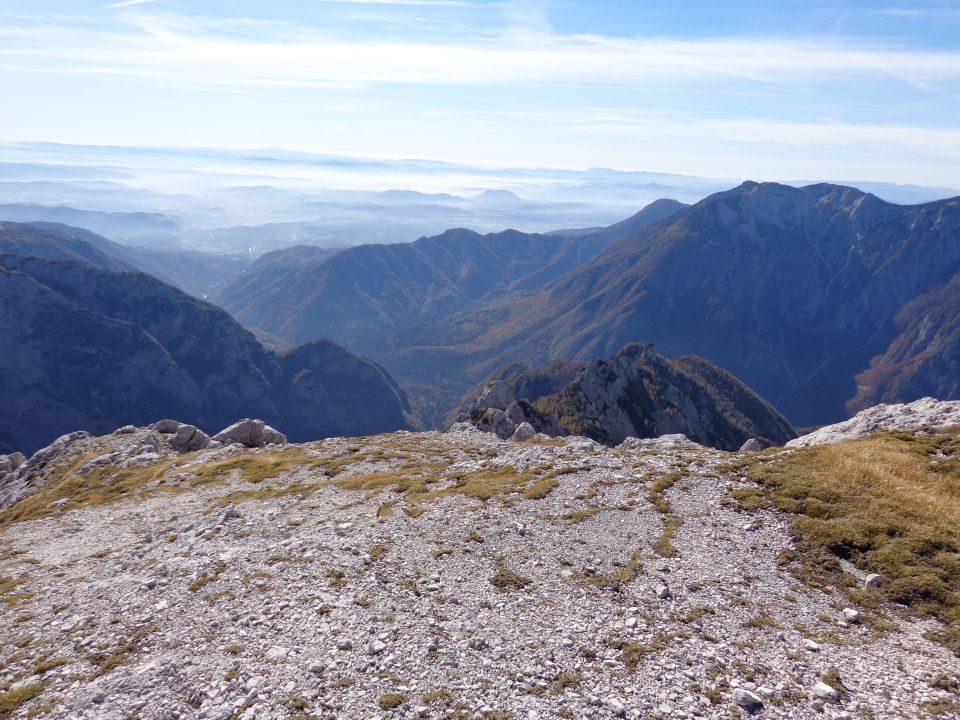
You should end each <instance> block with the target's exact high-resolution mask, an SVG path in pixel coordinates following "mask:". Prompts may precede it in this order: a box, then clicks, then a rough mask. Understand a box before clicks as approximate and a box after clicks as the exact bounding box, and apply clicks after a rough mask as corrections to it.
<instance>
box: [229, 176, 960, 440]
mask: <svg viewBox="0 0 960 720" xmlns="http://www.w3.org/2000/svg"><path fill="white" fill-rule="evenodd" d="M663 210H666V211H667V212H663ZM958 236H960V199H957V198H954V199H950V200H942V201H938V202H932V203H926V204H923V205H913V206H902V205H895V204H892V203H888V202H885V201H883V200H880V199H879V198H877V197H875V196H873V195H871V194H869V193H864V192H862V191H860V190H857V189H855V188H850V187H843V186H837V185H828V184H817V185H811V186H807V187H803V188H795V187H791V186H786V185H780V184H776V183H754V182H747V183H744V184H742V185H740V186H738V187H736V188H734V189H732V190H729V191H725V192H721V193H716V194H714V195H711V196H709V197H707V198H706V199H704V200H702V201H700V202H698V203H696V204H695V205H692V206H682V205H680V204H679V203H671V204H667V205H663V204H654V205H653V206H651V207H649V208H647V209H645V210H644V211H643V212H642V213H641V214H640V215H638V216H637V217H635V218H633V219H632V220H631V221H629V222H627V223H626V224H621V225H619V226H613V227H612V228H609V229H606V230H603V231H599V234H598V233H597V232H571V233H570V234H568V235H548V236H542V235H527V234H523V233H515V232H507V233H499V234H496V235H487V236H478V235H476V234H475V233H470V232H468V231H464V230H457V231H450V232H448V233H444V234H443V235H440V236H438V237H435V238H424V239H421V240H419V241H417V242H415V243H412V244H409V245H391V246H366V247H360V248H351V249H349V250H345V251H342V252H339V253H336V254H334V255H332V256H330V257H326V258H323V259H321V260H319V261H317V262H314V263H307V264H304V265H302V266H299V267H291V268H290V269H289V271H288V273H286V274H285V276H284V277H283V278H282V279H278V278H276V277H274V278H273V283H274V284H273V285H272V286H271V287H270V289H269V291H265V292H263V293H250V294H248V295H247V299H246V300H245V301H243V302H240V301H238V297H237V295H236V294H234V292H233V288H234V287H236V285H235V283H237V282H238V281H233V282H228V283H227V284H226V285H225V286H223V287H222V288H220V289H219V290H218V291H217V292H216V294H215V295H214V299H215V301H217V302H219V303H221V304H222V305H223V306H224V307H225V308H227V309H228V310H230V311H231V312H233V313H235V315H236V316H237V318H238V319H239V320H240V321H241V322H243V323H244V324H247V325H250V326H255V327H257V328H260V329H262V330H265V331H267V332H270V333H274V334H276V335H279V336H281V337H285V338H287V339H288V340H292V341H295V342H300V341H303V340H306V339H309V338H310V337H313V336H317V335H326V336H329V337H331V338H333V339H335V340H337V341H340V342H344V343H346V344H347V345H348V346H350V347H353V348H356V349H357V350H360V351H362V352H364V353H367V354H369V355H370V356H371V357H373V358H375V359H376V360H377V361H378V362H381V363H383V364H384V365H385V366H386V367H387V368H389V369H390V371H391V373H393V375H394V376H395V377H397V378H398V380H399V381H400V382H401V383H402V384H404V386H405V387H407V388H408V390H409V391H410V392H411V395H412V401H413V402H414V404H415V405H416V406H417V407H418V408H419V409H420V411H421V412H422V414H423V416H424V417H425V418H426V419H427V420H428V421H430V422H434V423H436V422H439V420H440V418H442V416H443V413H444V412H446V409H448V408H449V407H451V406H453V405H454V404H455V403H456V401H457V400H458V399H459V397H460V396H461V395H462V393H463V392H464V391H465V390H466V389H468V388H469V387H470V386H471V385H473V384H475V383H477V382H479V381H481V380H482V379H483V378H485V377H487V376H488V375H489V374H490V373H491V372H493V371H494V370H495V369H496V368H497V367H499V366H501V365H503V364H506V363H509V362H522V363H526V364H530V365H539V364H542V363H545V362H548V361H550V360H564V361H570V360H578V359H579V360H588V359H591V358H597V357H607V356H610V355H612V354H614V353H615V352H616V351H617V350H618V349H619V348H620V347H622V346H623V345H625V344H627V343H630V342H635V341H650V342H654V343H656V345H657V348H658V350H659V351H660V352H662V353H663V354H665V355H666V356H668V357H675V356H678V355H686V354H695V355H698V356H701V357H703V358H706V359H707V360H710V361H711V362H714V363H716V364H717V365H719V366H720V367H722V368H724V369H726V370H728V371H730V372H732V373H733V374H735V375H736V376H737V377H739V378H741V379H742V380H744V381H745V382H747V383H748V384H749V385H750V386H751V387H753V388H754V389H755V390H757V391H758V392H759V393H760V394H761V395H763V396H764V397H766V398H768V399H769V400H771V401H772V402H773V403H774V405H775V406H776V407H777V408H778V409H780V410H781V411H782V412H784V414H785V415H786V416H787V417H788V418H789V419H790V420H791V421H792V422H793V423H794V424H795V425H798V426H809V425H818V424H824V423H827V422H832V421H835V420H839V419H843V418H845V417H846V416H847V412H848V403H850V405H849V407H856V406H858V403H861V401H858V400H856V396H857V395H858V393H860V392H869V393H870V397H871V398H873V399H875V398H878V397H884V398H887V399H891V400H898V401H903V400H912V399H915V397H914V395H915V392H914V387H915V386H916V383H913V384H911V383H910V382H906V381H905V380H904V379H903V375H904V373H909V372H912V371H911V368H913V367H915V366H916V364H917V362H916V359H914V361H913V363H912V364H911V363H909V362H906V360H905V359H904V358H901V357H900V356H901V355H902V354H903V353H906V352H908V350H907V349H906V346H907V345H908V344H909V346H910V348H913V351H912V352H914V355H915V354H916V352H919V351H920V350H918V347H917V343H918V342H920V344H921V345H922V353H924V356H923V363H925V364H926V366H927V367H934V366H935V365H936V366H938V367H939V366H940V365H942V364H943V363H944V362H946V364H947V365H949V364H950V363H949V362H947V361H946V360H945V358H946V356H945V355H944V353H945V352H948V351H947V350H946V349H945V348H949V347H950V343H949V342H945V341H943V339H941V340H940V341H938V342H936V343H932V344H931V343H929V342H928V343H926V344H923V340H922V339H923V338H927V337H939V336H938V335H937V332H936V330H935V329H931V328H932V327H935V326H937V324H938V323H943V322H947V320H948V319H947V318H946V317H945V316H944V313H943V312H940V311H936V312H934V311H932V310H931V309H930V306H932V307H938V306H939V304H942V298H940V296H939V295H937V293H945V294H947V295H950V293H951V290H950V288H951V285H950V283H951V281H952V280H953V278H954V276H955V275H956V274H957V273H958V272H960V243H957V242H956V238H957V237H958ZM248 275H249V274H248ZM244 282H246V283H249V282H251V278H250V277H246V276H244ZM930 293H933V295H929V296H928V294H930ZM924 297H928V301H927V302H926V304H925V303H924V301H923V298H924ZM911 303H919V305H914V306H911ZM923 308H926V310H923ZM920 317H922V318H924V319H922V320H920V319H918V318H920ZM917 323H920V325H922V326H923V332H922V333H919V334H918V329H917ZM931 323H932V325H931ZM911 333H912V335H911ZM909 337H913V338H914V340H913V341H911V342H909V343H908V341H907V339H908V338H909ZM917 338H920V340H918V339H917ZM890 353H892V354H890ZM875 357H880V358H881V359H880V360H878V361H877V362H878V364H877V365H876V366H875V367H871V360H872V359H873V358H875ZM884 357H886V359H883V358H884ZM910 357H914V356H913V355H911V356H910ZM938 363H939V364H940V365H938ZM858 376H859V377H860V380H859V381H858V380H857V377H858ZM932 376H935V377H937V378H939V379H938V380H937V385H936V389H938V390H940V391H941V392H948V393H949V392H950V391H951V390H950V388H951V387H955V386H952V385H951V382H952V381H951V379H950V378H951V377H955V376H951V375H949V374H948V375H946V376H943V375H942V374H941V373H940V372H939V371H937V372H933V373H932ZM858 383H859V385H858ZM871 383H872V385H871ZM878 383H879V385H878ZM876 385H878V387H876V388H874V389H866V390H861V389H860V388H861V387H862V388H872V387H874V386H876ZM924 387H930V383H929V382H927V383H926V384H925V385H924ZM862 402H866V403H868V404H869V402H870V401H869V400H863V401H862ZM861 404H862V403H861Z"/></svg>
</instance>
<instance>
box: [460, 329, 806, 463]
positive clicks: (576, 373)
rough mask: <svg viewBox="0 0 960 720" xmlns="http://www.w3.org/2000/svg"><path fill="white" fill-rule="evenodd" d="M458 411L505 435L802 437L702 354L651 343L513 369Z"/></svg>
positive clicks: (718, 441)
mask: <svg viewBox="0 0 960 720" xmlns="http://www.w3.org/2000/svg"><path fill="white" fill-rule="evenodd" d="M460 411H461V412H460V415H459V416H458V417H457V419H458V420H460V421H469V422H472V423H473V424H475V425H477V426H478V427H481V428H483V429H489V430H492V431H494V432H497V433H498V434H499V435H501V436H503V437H510V436H511V434H512V433H513V432H514V431H517V432H521V433H522V432H523V431H522V430H519V431H518V430H517V427H518V426H520V425H521V424H522V423H529V424H530V425H531V426H532V428H533V430H534V431H537V432H542V433H546V434H548V435H553V436H566V435H583V436H586V437H588V438H590V439H592V440H596V441H597V442H600V443H603V444H606V445H618V444H619V443H621V442H623V440H625V439H626V438H628V437H638V438H653V437H659V436H661V435H670V434H676V433H680V434H683V435H686V436H687V437H688V438H690V439H691V440H694V441H695V442H698V443H700V444H702V445H707V446H710V447H716V448H719V449H721V450H737V449H738V448H740V447H741V446H742V445H743V443H744V442H746V441H747V440H749V439H750V438H755V439H756V440H758V441H759V442H760V443H761V445H782V444H783V443H785V442H787V441H788V440H790V439H792V438H794V437H796V433H795V431H794V430H793V428H792V427H790V423H789V422H787V420H786V419H785V418H784V417H783V416H782V415H780V413H778V412H777V411H776V410H775V409H774V408H773V406H771V405H770V404H769V403H768V402H766V401H765V400H763V399H762V398H760V397H759V396H758V395H756V393H754V392H753V391H752V390H751V389H750V388H749V387H747V386H746V385H744V384H743V383H742V382H740V381H739V380H737V378H735V377H733V376H732V375H730V374H729V373H727V372H725V371H724V370H721V369H720V368H718V367H717V366H715V365H713V364H712V363H710V362H707V361H706V360H703V359H702V358H698V357H693V356H688V357H681V358H677V359H675V360H669V359H667V358H665V357H662V356H661V355H658V354H657V353H656V352H654V349H653V346H652V345H650V344H634V345H629V346H627V347H625V348H623V349H622V350H621V351H620V352H619V353H618V354H617V355H616V356H615V357H612V358H610V359H607V360H593V361H590V362H578V363H562V362H553V363H550V364H548V365H545V366H543V367H540V368H536V369H528V368H524V367H522V366H520V367H518V366H516V365H513V366H508V367H506V368H503V369H502V370H501V371H499V372H498V373H497V374H496V375H495V376H494V377H493V378H491V379H490V380H489V381H487V382H486V383H484V384H483V385H482V387H479V388H477V389H476V390H475V391H473V392H471V393H470V394H468V396H467V397H466V398H464V400H463V402H462V403H461V405H460ZM527 432H528V433H529V432H530V431H529V430H528V431H527Z"/></svg>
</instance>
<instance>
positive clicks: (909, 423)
mask: <svg viewBox="0 0 960 720" xmlns="http://www.w3.org/2000/svg"><path fill="white" fill-rule="evenodd" d="M953 425H960V400H945V401H940V400H935V399H934V398H929V397H927V398H922V399H920V400H916V401H915V402H912V403H901V404H896V405H876V406H874V407H871V408H867V409H866V410H862V411H860V412H859V413H857V414H856V415H854V416H853V417H852V418H850V419H849V420H845V421H844V422H841V423H837V424H835V425H827V426H826V427H822V428H820V429H819V430H816V431H814V432H812V433H810V434H808V435H803V436H801V437H798V438H796V439H795V440H791V441H790V442H788V443H787V445H786V446H787V447H792V448H799V447H809V446H811V445H826V444H829V443H836V442H840V441H841V440H851V439H853V438H858V437H864V436H866V435H871V434H873V433H877V432H890V431H894V430H916V429H919V428H946V427H951V426H953Z"/></svg>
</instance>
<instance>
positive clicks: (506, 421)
mask: <svg viewBox="0 0 960 720" xmlns="http://www.w3.org/2000/svg"><path fill="white" fill-rule="evenodd" d="M477 427H478V428H480V429H481V430H483V431H484V432H492V433H495V434H496V436H497V437H498V438H500V439H501V440H508V439H509V438H510V437H511V436H512V435H513V433H514V432H515V431H516V429H517V426H516V425H515V424H514V423H513V421H512V420H511V419H510V418H508V417H507V414H506V413H505V412H504V411H503V410H499V409H497V408H487V409H486V411H484V413H483V417H481V418H480V420H479V421H478V422H477Z"/></svg>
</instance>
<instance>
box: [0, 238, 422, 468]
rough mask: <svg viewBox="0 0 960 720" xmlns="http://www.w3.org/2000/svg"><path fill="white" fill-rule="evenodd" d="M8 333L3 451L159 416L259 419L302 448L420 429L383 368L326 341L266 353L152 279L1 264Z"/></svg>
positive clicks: (194, 439) (59, 263)
mask: <svg viewBox="0 0 960 720" xmlns="http://www.w3.org/2000/svg"><path fill="white" fill-rule="evenodd" d="M0 337H3V338H4V342H3V348H4V350H3V352H2V353H0V397H2V398H3V413H0V452H12V451H21V452H24V453H30V452H33V451H34V450H36V449H37V448H40V447H43V446H45V445H47V444H48V443H49V442H50V441H51V440H53V439H54V438H56V437H57V436H59V435H62V434H64V433H67V432H69V431H71V430H74V429H76V428H85V429H88V430H89V431H91V432H93V433H105V432H111V431H112V430H113V429H114V428H116V427H118V426H121V425H127V424H129V425H135V426H144V425H147V424H149V423H151V422H153V421H155V420H156V419H157V418H162V417H169V418H178V419H179V420H180V421H181V422H184V423H187V424H189V425H193V426H194V427H196V428H200V429H202V430H204V431H205V432H210V431H216V430H217V429H218V428H223V427H226V426H227V425H229V424H230V423H232V422H234V421H236V419H237V418H238V417H259V418H262V419H263V420H264V422H266V423H268V424H269V425H271V426H272V427H275V428H278V429H279V430H281V431H286V434H287V435H288V436H291V437H292V438H294V439H296V440H300V441H305V440H312V439H317V438H320V437H327V436H331V435H348V434H349V435H360V434H368V433H371V432H377V431H383V430H392V429H403V428H407V429H409V428H412V427H414V426H415V425H416V423H415V421H414V420H413V419H412V415H411V412H410V407H409V404H408V402H407V399H406V396H405V395H404V393H403V391H402V390H401V389H400V388H399V386H397V384H396V383H395V382H394V381H393V379H392V378H391V377H390V376H389V374H388V373H387V372H386V371H385V370H384V369H383V368H382V367H380V366H379V365H377V364H376V363H373V362H371V361H369V360H366V359H365V358H361V357H358V356H356V355H354V354H352V353H350V352H349V351H348V350H346V349H345V348H343V347H341V346H338V345H336V344H335V343H332V342H329V341H316V342H313V343H310V344H308V345H304V346H301V347H297V348H294V349H293V350H290V351H288V352H284V353H275V352H271V351H268V350H266V349H265V348H264V347H263V346H262V345H260V343H258V342H257V340H256V338H255V337H254V336H253V335H252V334H251V333H249V332H248V331H246V330H244V329H243V328H242V327H241V326H240V325H239V324H238V323H236V322H235V321H234V320H233V319H232V318H231V317H230V316H229V315H228V314H227V313H226V312H224V311H223V310H221V309H219V308H217V307H215V306H213V305H210V304H208V303H205V302H203V301H200V300H197V299H195V298H192V297H190V296H188V295H186V294H184V293H183V292H181V291H179V290H177V289H175V288H173V287H171V286H169V285H165V284H164V283H161V282H160V281H158V280H156V279H154V278H152V277H150V276H149V275H145V274H143V273H134V272H113V271H108V270H101V269H98V268H95V267H93V266H91V265H89V264H86V263H80V262H75V261H71V260H51V259H45V258H41V257H36V256H17V255H0ZM173 432H176V429H174V430H173ZM184 432H185V433H186V431H184ZM181 441H182V442H183V444H184V447H191V448H195V447H198V446H199V445H201V444H202V442H203V438H202V437H201V436H199V435H196V434H191V435H189V437H188V436H186V435H185V436H183V437H182V438H181Z"/></svg>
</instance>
